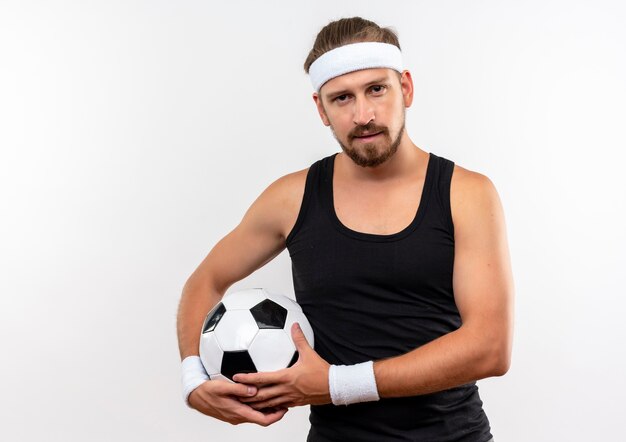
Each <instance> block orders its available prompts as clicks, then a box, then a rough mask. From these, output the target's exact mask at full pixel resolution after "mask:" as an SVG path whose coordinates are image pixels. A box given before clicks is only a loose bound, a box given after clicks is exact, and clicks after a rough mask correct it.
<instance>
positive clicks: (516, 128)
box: [0, 0, 626, 442]
mask: <svg viewBox="0 0 626 442" xmlns="http://www.w3.org/2000/svg"><path fill="white" fill-rule="evenodd" d="M353 15H360V16H363V17H365V18H368V19H371V20H374V21H376V22H377V23H379V24H380V25H382V26H392V27H393V28H394V29H395V30H396V31H397V32H398V34H399V37H400V43H401V45H402V49H403V53H404V57H405V62H406V66H407V67H408V68H409V70H410V71H411V72H412V74H413V79H414V83H415V87H416V92H415V100H414V103H413V106H412V107H411V108H410V109H408V111H407V129H408V132H409V135H410V136H411V138H412V140H413V141H414V142H415V143H416V144H417V145H418V146H420V147H421V148H422V149H424V150H426V151H427V152H433V153H435V154H437V155H440V156H444V157H446V158H449V159H451V160H453V161H455V162H456V163H457V164H459V165H461V166H464V167H466V168H469V169H471V170H475V171H478V172H481V173H483V174H485V175H487V176H488V177H490V178H491V180H492V181H493V182H494V183H495V185H496V187H497V189H498V191H499V193H500V197H501V200H502V202H503V205H504V209H505V214H506V221H507V228H508V235H509V242H510V249H511V258H512V264H513V269H514V277H515V286H516V323H515V326H516V327H515V342H514V349H513V361H512V366H511V369H510V371H509V372H508V373H507V374H506V375H505V376H503V377H498V378H490V379H485V380H481V381H479V382H478V385H479V388H480V394H481V397H482V399H483V402H484V409H485V411H486V413H487V415H488V417H489V419H490V422H491V426H492V431H493V434H494V435H495V438H496V441H497V442H518V441H519V442H526V441H533V442H534V441H546V442H548V441H550V442H551V441H591V440H608V441H615V440H621V439H622V438H623V437H624V436H623V397H624V394H625V393H626V389H625V382H624V373H625V372H626V364H625V362H624V345H623V342H622V341H623V340H624V338H625V337H626V333H625V327H624V322H623V319H624V307H625V303H624V295H625V294H626V293H625V290H624V284H623V267H624V264H625V263H626V259H625V258H626V256H625V255H626V254H625V252H624V249H625V247H626V241H625V238H624V225H625V224H626V223H625V219H624V218H625V202H624V200H625V198H624V189H625V186H624V171H623V168H624V149H625V148H626V135H625V131H624V124H625V122H626V104H625V103H626V81H625V78H626V56H625V55H626V51H625V49H626V27H625V26H624V23H626V7H625V6H624V4H623V3H622V2H619V1H597V0H596V1H575V0H574V1H572V0H570V1H564V0H541V1H537V0H532V1H524V2H519V1H518V2H514V1H501V0H500V1H496V0H492V1H488V0H485V1H472V2H468V1H462V0H457V1H412V2H408V1H406V2H402V1H390V2H381V1H377V2H365V1H343V2H338V1H335V0H333V1H320V0H317V1H315V2H306V3H305V2H287V1H284V2H277V1H265V2H256V1H246V2H242V1H232V2H229V3H228V4H226V3H225V2H221V3H217V2H209V1H176V2H175V1H169V2H165V1H73V2H72V1H64V2H62V1H55V2H33V1H0V148H1V150H0V210H1V213H0V339H1V348H2V353H3V356H2V363H1V364H0V391H1V393H0V416H1V418H0V420H1V421H2V423H1V424H0V439H1V440H3V441H39V440H45V441H143V440H152V441H183V440H214V441H218V440H229V441H248V440H261V441H263V440H264V441H295V440H304V438H305V435H306V433H307V431H308V427H309V424H308V420H307V419H308V409H307V408H299V409H292V410H291V411H290V412H289V413H288V414H287V415H286V416H285V418H284V419H283V420H282V421H280V422H278V423H277V424H275V425H273V426H270V427H268V428H262V427H258V426H255V425H249V424H248V425H240V426H236V427H234V426H230V425H228V424H226V423H222V422H219V421H217V420H214V419H211V418H208V417H206V416H204V415H201V414H200V413H197V412H195V411H193V410H190V409H188V408H186V406H185V405H184V404H183V402H182V399H181V393H180V383H179V382H180V381H179V376H180V371H179V369H180V365H179V364H180V360H179V355H178V347H177V339H176V332H175V319H176V309H177V305H178V301H179V298H180V294H181V290H182V286H183V284H184V282H185V281H186V279H187V278H188V277H189V275H190V274H191V272H192V271H193V270H194V269H195V268H196V266H197V265H198V264H199V263H200V261H201V260H202V259H203V258H204V257H205V256H206V254H207V253H208V252H209V250H210V249H211V247H212V246H213V245H214V244H215V243H216V242H217V241H218V240H219V239H220V238H222V237H223V236H224V235H225V234H227V233H228V232H229V231H230V230H231V229H232V228H234V227H235V225H236V224H237V223H238V222H239V221H240V219H241V217H242V216H243V214H244V212H245V210H246V209H247V208H248V207H249V205H250V204H251V203H252V202H253V201H254V199H255V198H256V197H257V196H258V195H259V194H260V193H261V192H262V190H263V189H265V187H267V186H268V185H269V184H270V183H271V182H272V181H274V180H275V179H277V178H278V177H280V176H282V175H285V174H287V173H290V172H293V171H295V170H300V169H303V168H306V167H308V166H309V165H310V164H311V163H313V162H314V161H315V160H317V159H319V158H321V157H323V156H326V155H330V154H332V153H334V152H337V151H339V150H340V148H339V146H338V145H337V143H336V141H335V140H334V138H333V137H332V134H331V132H330V130H329V128H326V127H324V126H323V125H322V124H321V122H320V120H319V117H318V115H317V113H316V111H315V108H314V104H313V101H312V99H311V92H312V91H311V86H310V84H309V80H308V77H307V76H306V75H305V74H304V71H303V67H302V65H303V62H304V59H305V58H306V55H307V53H308V51H309V50H310V48H311V46H312V44H313V40H314V37H315V35H316V33H317V32H318V31H319V29H321V27H322V26H324V25H325V24H327V23H328V22H329V21H331V20H334V19H337V18H341V17H349V16H353ZM249 286H264V287H268V288H269V289H271V290H275V291H279V292H283V293H285V294H288V295H293V286H292V282H291V269H290V261H289V256H288V254H287V252H283V254H281V255H280V256H279V257H278V258H276V259H275V260H274V261H272V262H270V263H269V264H268V265H267V266H265V267H263V268H262V269H260V270H259V271H257V272H256V273H254V274H252V275H251V276H250V277H249V278H247V279H246V280H243V281H241V282H240V283H238V284H236V285H235V286H233V287H232V288H231V290H233V289H236V288H240V287H249Z"/></svg>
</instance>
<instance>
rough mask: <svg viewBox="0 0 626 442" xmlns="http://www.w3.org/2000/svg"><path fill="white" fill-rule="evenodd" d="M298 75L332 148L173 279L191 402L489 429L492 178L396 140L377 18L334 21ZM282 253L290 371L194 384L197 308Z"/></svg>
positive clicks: (319, 419)
mask: <svg viewBox="0 0 626 442" xmlns="http://www.w3.org/2000/svg"><path fill="white" fill-rule="evenodd" d="M305 70H306V71H307V72H308V73H309V74H310V76H311V80H312V83H313V87H314V89H315V92H314V93H313V99H314V102H315V104H316V106H317V110H318V112H319V115H320V117H321V119H322V122H323V123H324V124H325V125H326V126H330V128H331V129H332V131H333V134H334V135H335V138H336V139H337V141H338V142H339V144H340V146H341V149H342V153H338V154H334V155H331V156H329V157H326V158H324V159H322V160H319V161H317V162H316V163H314V164H313V165H312V166H311V167H310V168H308V169H305V170H301V171H298V172H295V173H292V174H288V175H286V176H283V177H281V178H280V179H278V180H276V181H275V182H274V183H272V184H271V185H270V186H269V187H268V188H267V189H266V190H265V191H264V192H263V193H262V194H261V195H260V196H259V197H258V199H257V200H256V201H255V202H254V203H253V204H252V206H251V207H250V208H249V209H248V211H247V212H246V214H245V216H244V217H243V219H242V221H241V223H240V224H239V225H238V226H237V227H236V228H235V229H234V230H233V231H232V232H230V233H229V234H228V235H227V236H225V237H224V238H223V239H222V240H221V241H219V242H218V244H217V245H216V246H215V247H214V248H213V249H212V250H211V252H210V253H209V254H208V256H207V257H206V258H205V259H204V261H203V262H202V263H201V264H200V265H199V266H198V268H197V269H196V270H195V272H194V273H193V274H192V275H191V276H190V278H189V280H188V281H187V283H186V284H185V288H184V291H183V295H182V298H181V303H180V308H179V322H178V324H179V325H178V333H179V343H180V352H181V358H182V359H183V383H184V387H185V397H186V398H187V397H188V404H189V405H190V406H191V407H193V408H195V409H196V410H198V411H200V412H202V413H204V414H207V415H209V416H214V417H216V418H218V419H221V420H224V421H227V422H230V423H241V422H254V423H257V424H260V425H270V424H272V423H274V422H276V421H278V420H280V419H281V418H282V417H283V416H284V414H285V413H286V412H287V410H288V408H289V407H293V406H299V405H311V415H310V420H311V429H310V432H309V439H308V440H311V441H331V440H358V441H387V440H411V441H452V440H454V441H472V442H488V441H491V440H493V437H492V434H491V432H490V425H489V421H488V419H487V416H486V415H485V413H484V411H483V409H482V401H481V400H480V397H479V395H478V389H477V387H476V385H475V381H476V380H478V379H483V378H486V377H490V376H501V375H503V374H505V373H506V372H507V371H508V369H509V365H510V359H511V347H512V336H513V281H512V272H511V268H510V263H509V256H508V246H507V240H506V231H505V230H506V229H505V224H504V215H503V211H502V207H501V204H500V201H499V197H498V194H497V191H496V189H495V188H494V186H493V184H492V183H491V181H490V180H489V179H488V178H487V177H485V176H484V175H481V174H479V173H476V172H472V171H469V170H467V169H464V168H462V167H460V166H458V165H455V164H454V163H453V162H451V161H449V160H447V159H445V158H443V157H439V156H437V155H434V154H432V153H427V152H425V151H424V150H422V149H420V148H419V147H417V146H416V145H415V144H414V143H413V142H412V141H411V140H410V138H409V136H408V134H407V131H406V130H405V127H404V123H405V108H407V107H409V106H410V105H411V103H412V100H413V82H412V78H411V74H410V72H409V71H408V70H403V68H402V60H401V53H400V45H399V43H398V41H397V37H396V35H395V34H394V33H393V32H392V31H390V30H389V29H382V28H380V27H379V26H378V25H376V24H375V23H373V22H371V21H368V20H364V19H362V18H359V17H354V18H350V19H342V20H338V21H335V22H332V23H330V24H328V25H327V26H326V27H324V28H323V29H322V30H321V31H320V33H319V34H318V37H317V39H316V42H315V45H314V48H313V49H312V50H311V53H310V54H309V57H308V59H307V61H306V63H305ZM285 247H287V248H288V250H289V253H290V256H291V259H292V264H293V277H294V287H295V293H296V298H297V301H298V302H299V303H300V305H301V306H302V308H303V310H304V312H305V314H306V315H307V317H308V319H309V321H310V322H311V325H312V327H313V329H314V332H315V344H316V346H315V350H313V349H312V348H311V347H310V346H309V345H308V343H307V342H306V339H305V338H304V336H303V334H302V332H301V331H300V330H299V328H298V327H297V326H295V327H294V328H293V330H292V334H293V337H294V341H295V342H296V346H297V350H298V352H299V359H298V362H297V363H296V364H295V365H293V366H292V367H290V368H288V369H284V370H280V371H277V372H274V373H254V374H238V375H236V376H235V380H236V381H237V382H238V383H236V384H231V383H228V382H222V381H208V382H207V381H206V380H207V377H206V374H205V373H203V371H202V366H201V365H200V363H199V362H198V357H197V354H198V342H199V331H200V328H201V325H202V321H203V319H204V317H205V316H206V314H207V312H208V311H209V309H210V308H211V307H212V306H213V305H215V304H216V303H217V302H219V300H220V299H221V297H222V296H223V294H224V293H225V291H226V290H227V289H228V287H229V286H231V285H232V284H233V283H234V282H236V281H238V280H241V279H243V278H244V277H246V276H247V275H249V274H250V273H252V272H253V271H255V270H256V269H258V268H259V267H261V266H263V265H264V264H266V263H267V262H268V261H270V260H271V259H273V258H274V257H275V256H276V255H278V254H279V253H280V252H281V251H282V250H284V249H285ZM187 395H188V396H187Z"/></svg>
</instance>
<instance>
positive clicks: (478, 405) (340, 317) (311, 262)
mask: <svg viewBox="0 0 626 442" xmlns="http://www.w3.org/2000/svg"><path fill="white" fill-rule="evenodd" d="M336 155H337V154H333V155H330V156H328V157H326V158H323V159H321V160H319V161H317V162H315V163H314V164H313V165H312V166H311V167H310V168H309V171H308V173H307V177H306V185H305V191H304V196H303V200H302V204H301V207H300V212H299V214H298V217H297V220H296V223H295V225H294V227H293V229H292V231H291V232H290V233H289V235H288V236H287V238H286V245H287V249H288V251H289V255H290V256H291V261H292V272H293V282H294V289H295V295H296V299H297V301H298V303H299V304H300V305H301V306H302V309H303V311H304V313H305V314H306V316H307V318H308V319H309V321H310V323H311V326H312V327H313V330H314V334H315V350H316V351H317V352H318V353H319V355H320V356H321V357H323V358H324V359H325V360H326V361H327V362H329V363H330V364H356V363H359V362H363V361H368V360H377V359H382V358H388V357H391V356H397V355H400V354H403V353H406V352H409V351H411V350H413V349H415V348H417V347H420V346H422V345H424V344H426V343H428V342H430V341H432V340H434V339H436V338H438V337H440V336H442V335H444V334H447V333H449V332H451V331H454V330H456V329H457V328H459V327H460V326H461V318H460V315H459V311H458V309H457V307H456V304H455V302H454V294H453V290H452V270H453V264H454V226H453V224H452V216H451V212H450V180H451V177H452V170H453V168H454V163H453V162H452V161H450V160H447V159H445V158H443V157H438V156H436V155H434V154H433V153H430V154H429V161H428V166H427V171H426V178H425V182H424V187H423V190H422V195H421V199H420V202H419V207H418V209H417V212H416V215H415V217H414V219H413V221H412V222H411V223H410V224H409V225H408V226H407V227H406V228H404V229H402V230H401V231H399V232H396V233H393V234H389V235H378V234H371V233H364V232H357V231H354V230H352V229H350V228H348V227H346V226H345V225H343V224H342V223H341V221H340V220H339V218H338V217H337V215H336V213H335V210H334V204H333V188H332V177H333V168H334V162H335V156H336ZM309 420H310V422H311V429H310V431H309V436H308V439H307V440H308V441H375V442H381V441H428V442H452V441H454V442H486V441H488V440H489V439H491V437H492V436H491V433H490V430H491V429H490V425H489V421H488V419H487V416H486V414H485V413H484V411H483V408H482V401H481V399H480V397H479V394H478V387H477V386H476V383H475V382H472V383H469V384H465V385H462V386H459V387H455V388H451V389H449V390H445V391H440V392H436V393H431V394H426V395H419V396H411V397H402V398H383V399H381V400H379V401H375V402H364V403H357V404H352V405H348V406H334V405H332V404H330V405H317V406H316V405H313V406H311V414H310V417H309Z"/></svg>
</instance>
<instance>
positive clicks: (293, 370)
mask: <svg viewBox="0 0 626 442" xmlns="http://www.w3.org/2000/svg"><path fill="white" fill-rule="evenodd" d="M291 336H292V338H293V342H294V343H295V345H296V350H297V351H298V354H299V356H298V361H297V362H296V363H295V364H294V365H293V366H291V367H289V368H285V369H282V370H277V371H273V372H265V373H246V374H244V373H238V374H236V375H235V376H233V380H234V381H235V382H243V383H245V384H252V385H255V386H257V387H258V388H259V389H258V391H257V393H256V394H255V395H253V396H248V397H245V398H242V399H241V402H244V403H248V404H250V406H251V407H252V408H254V409H255V410H261V409H263V408H266V407H295V406H299V405H309V404H313V405H321V404H329V403H331V399H330V392H329V388H328V370H329V369H330V364H329V363H328V362H326V361H325V360H324V359H322V358H321V357H320V356H319V355H318V354H317V353H316V352H315V350H313V349H312V348H311V346H310V345H309V343H308V342H307V340H306V337H305V336H304V333H302V329H301V328H300V326H299V325H298V323H294V324H293V326H292V327H291Z"/></svg>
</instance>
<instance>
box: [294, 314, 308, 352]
mask: <svg viewBox="0 0 626 442" xmlns="http://www.w3.org/2000/svg"><path fill="white" fill-rule="evenodd" d="M291 338H292V339H293V343H294V344H295V345H296V350H297V351H298V353H302V351H305V350H309V349H310V348H311V346H310V345H309V341H307V340H306V336H304V332H303V331H302V329H301V328H300V324H298V323H297V322H294V323H293V325H292V326H291Z"/></svg>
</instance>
